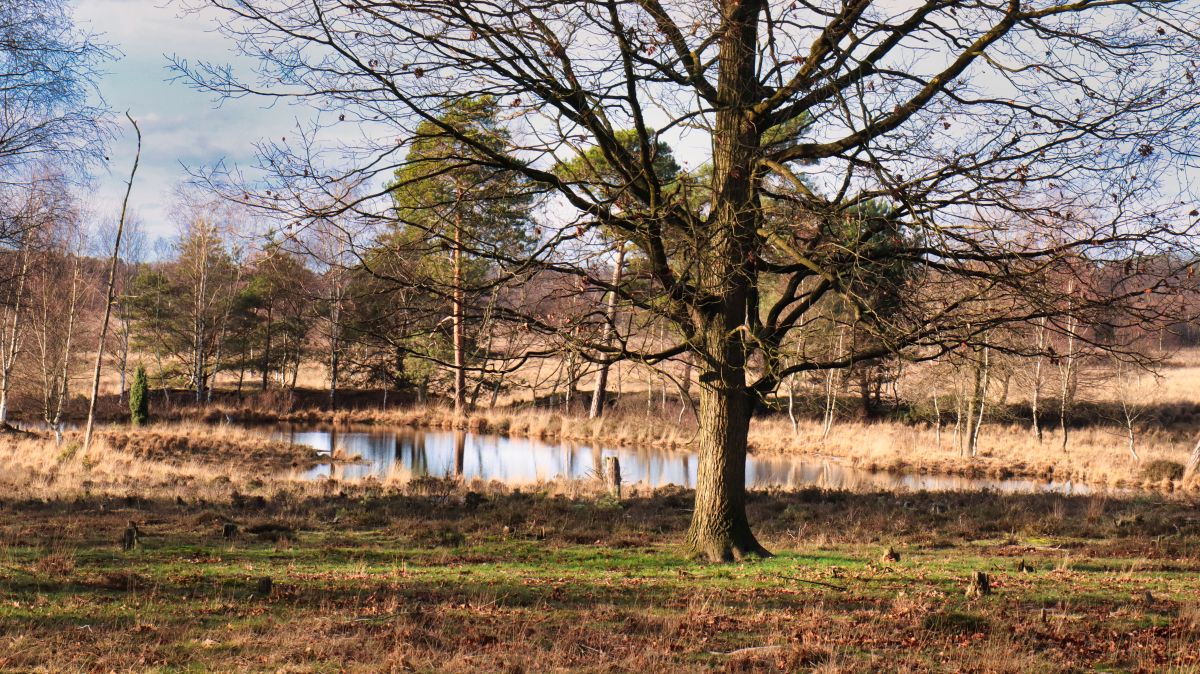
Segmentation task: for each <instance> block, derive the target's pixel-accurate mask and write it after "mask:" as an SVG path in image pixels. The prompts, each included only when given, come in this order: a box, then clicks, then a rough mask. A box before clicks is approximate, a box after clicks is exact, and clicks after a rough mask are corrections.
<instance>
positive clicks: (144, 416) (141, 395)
mask: <svg viewBox="0 0 1200 674" xmlns="http://www.w3.org/2000/svg"><path fill="white" fill-rule="evenodd" d="M149 419H150V383H149V381H147V379H146V368H144V367H142V366H141V365H138V367H137V372H135V373H134V375H133V387H132V388H130V390H129V421H130V423H132V424H133V425H134V426H142V425H144V424H145V423H146V422H147V421H149Z"/></svg>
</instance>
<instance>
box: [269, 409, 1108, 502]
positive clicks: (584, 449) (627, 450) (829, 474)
mask: <svg viewBox="0 0 1200 674" xmlns="http://www.w3.org/2000/svg"><path fill="white" fill-rule="evenodd" d="M263 432H264V433H269V434H271V435H272V436H273V437H275V438H277V439H281V440H286V441H288V442H291V443H293V444H301V445H307V446H310V447H314V448H316V449H317V450H318V451H319V452H321V453H323V454H329V453H331V452H333V451H336V450H340V451H341V452H342V453H343V454H346V455H350V456H354V455H358V456H360V457H362V459H363V461H362V462H360V463H353V464H340V465H321V466H318V467H317V468H314V469H313V470H311V471H308V472H306V473H304V474H303V475H301V477H304V478H307V479H322V478H328V477H334V478H337V479H339V480H355V479H361V478H365V477H368V476H373V477H376V478H379V479H399V480H406V479H409V478H412V477H422V476H435V477H454V476H461V477H462V478H464V479H466V480H473V479H476V478H479V479H482V480H487V481H490V480H497V481H500V482H503V483H505V484H508V485H523V484H531V483H536V482H540V481H547V480H563V479H591V478H595V477H596V476H597V475H598V474H599V472H600V470H601V467H602V466H603V465H604V457H607V456H616V457H617V458H618V459H619V460H620V463H621V477H622V481H623V482H624V483H625V484H641V485H644V486H650V487H661V486H665V485H670V484H674V485H680V486H683V487H694V486H695V483H696V461H697V457H696V455H695V454H693V453H690V452H683V451H668V450H661V449H636V448H632V447H620V448H603V447H593V446H585V445H575V444H550V443H545V442H541V441H539V440H530V439H525V438H506V437H501V436H496V435H482V434H477V433H469V432H462V431H426V430H415V429H411V428H387V427H374V426H372V427H353V428H348V429H347V428H333V427H328V426H325V427H298V426H283V427H274V428H264V429H263ZM746 485H747V486H749V487H755V488H766V487H782V488H800V487H822V488H827V489H853V490H912V491H917V490H928V491H957V490H992V491H1000V492H1059V493H1068V494H1072V493H1073V494H1084V493H1088V491H1089V490H1088V489H1087V487H1086V486H1085V485H1082V484H1072V483H1071V482H1042V481H1038V480H1024V479H1007V480H997V479H986V478H982V479H981V478H968V477H956V476H941V475H938V476H934V475H897V474H891V473H876V472H871V471H867V470H862V469H858V468H852V467H849V466H844V465H841V464H839V463H837V462H835V461H832V460H823V459H821V458H814V457H804V458H797V457H783V456H751V457H750V458H749V460H748V461H747V463H746Z"/></svg>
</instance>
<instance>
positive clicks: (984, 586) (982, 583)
mask: <svg viewBox="0 0 1200 674" xmlns="http://www.w3.org/2000/svg"><path fill="white" fill-rule="evenodd" d="M991 593H992V586H991V583H989V582H988V577H987V574H986V573H984V572H982V571H976V572H975V573H974V574H972V575H971V582H970V584H969V585H967V596H968V597H986V596H987V595H989V594H991Z"/></svg>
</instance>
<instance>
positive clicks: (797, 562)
mask: <svg viewBox="0 0 1200 674" xmlns="http://www.w3.org/2000/svg"><path fill="white" fill-rule="evenodd" d="M343 488H344V491H341V492H337V493H330V494H327V495H315V494H308V493H305V492H295V491H292V490H291V489H288V488H281V487H280V485H266V486H264V487H261V488H259V489H257V490H256V491H255V492H254V494H253V495H252V496H251V497H249V498H241V499H234V498H224V499H218V500H209V499H207V497H205V496H201V495H192V496H185V497H183V500H182V501H180V502H177V501H174V500H167V499H162V500H156V499H132V500H121V501H117V500H113V499H111V498H102V497H92V498H83V499H77V500H68V501H59V502H51V503H40V502H19V501H14V500H11V499H0V671H13V672H18V671H19V672H26V671H38V672H75V671H136V672H141V671H195V672H202V671H263V672H268V671H270V672H325V671H345V672H379V671H412V672H464V673H465V672H489V673H491V672H544V671H555V672H576V671H578V672H646V671H655V672H705V671H723V672H796V671H818V672H879V671H889V672H931V671H944V672H964V671H967V672H978V673H980V674H998V673H1000V672H1060V671H1061V672H1080V671H1097V670H1103V671H1167V670H1169V671H1194V670H1195V668H1196V667H1197V666H1198V665H1200V654H1198V652H1197V651H1196V649H1194V648H1190V647H1189V646H1188V645H1189V644H1193V643H1194V642H1195V638H1196V637H1197V636H1200V632H1197V627H1196V615H1197V611H1196V608H1195V606H1196V604H1197V599H1198V598H1200V584H1198V583H1197V581H1196V578H1197V575H1196V571H1197V570H1198V569H1200V566H1198V564H1200V562H1198V561H1197V557H1196V549H1197V548H1196V542H1197V540H1200V538H1198V537H1200V524H1198V523H1197V521H1196V519H1195V518H1194V517H1192V516H1191V513H1192V512H1193V509H1194V507H1195V504H1194V503H1191V502H1189V501H1187V500H1184V499H1176V498H1167V499H1157V500H1152V501H1151V500H1146V499H1131V500H1122V499H1115V498H1109V497H1101V496H1097V497H1063V496H1057V495H1017V496H1001V495H996V494H973V495H972V494H906V495H891V494H874V493H867V494H855V493H845V492H836V493H835V492H822V491H819V490H804V491H800V492H793V493H769V494H768V493H757V494H754V495H753V496H752V498H751V500H750V503H749V509H750V516H751V519H752V520H753V521H754V522H755V523H756V524H757V525H758V528H759V532H760V535H761V536H762V538H763V540H764V541H765V542H766V543H767V545H768V546H769V547H770V548H771V549H773V550H775V551H776V552H777V553H778V556H777V557H776V558H774V559H771V560H766V561H762V562H753V563H743V564H737V565H725V566H722V565H716V566H709V565H697V564H694V563H690V562H689V561H687V560H686V559H685V558H684V557H683V556H682V554H681V544H682V540H683V536H684V532H685V530H686V526H687V521H688V516H689V515H688V508H689V507H690V505H691V494H690V493H688V492H685V491H683V490H678V489H664V490H660V491H658V492H656V493H653V494H649V495H645V496H643V497H640V498H635V499H627V500H626V501H625V502H623V503H621V504H617V503H614V502H611V501H607V500H593V499H568V498H560V497H554V496H550V495H548V494H546V493H544V492H540V491H537V492H533V493H530V492H528V491H520V492H518V491H509V490H502V491H497V492H495V493H491V494H487V495H484V496H483V497H482V498H480V497H476V498H475V499H470V498H467V493H465V492H463V491H461V490H455V489H451V490H449V491H447V492H442V493H437V494H433V495H428V494H425V493H423V491H421V490H422V489H424V488H420V489H419V488H417V487H416V486H414V485H408V486H403V487H395V488H392V487H386V486H381V485H371V484H358V485H343ZM129 520H133V521H135V522H137V523H138V524H139V526H140V528H141V530H142V542H141V544H140V545H139V547H138V548H137V549H135V550H132V551H128V552H125V551H122V550H120V548H119V547H118V546H117V545H116V543H115V541H116V540H117V539H118V538H119V536H120V532H121V530H122V529H123V528H124V527H125V524H126V522H127V521H129ZM227 522H229V523H234V524H236V525H237V526H238V528H239V529H240V533H239V535H238V536H237V537H236V538H234V539H232V540H228V539H224V538H223V537H222V535H221V531H222V525H223V524H224V523H227ZM1130 523H1133V524H1132V525H1131V524H1130ZM887 547H894V548H895V549H896V550H897V551H898V552H899V553H900V560H899V561H893V562H888V563H882V562H879V561H878V560H879V558H880V554H881V551H882V550H883V549H885V548H887ZM1018 560H1023V561H1024V562H1025V564H1024V566H1027V567H1031V568H1032V570H1031V571H1021V570H1018V569H1017V566H1018V565H1017V562H1018ZM975 570H984V571H986V572H987V573H988V574H989V576H990V577H991V578H992V582H993V587H994V592H993V594H992V595H991V596H989V597H985V598H981V599H968V598H966V597H965V596H964V593H963V587H964V583H965V578H966V577H967V576H968V575H969V574H970V573H971V572H973V571H975ZM263 577H269V578H271V579H272V581H273V582H272V587H271V589H270V591H269V592H262V591H261V590H260V586H259V579H261V578H263ZM1147 593H1150V595H1151V599H1149V600H1147V599H1146V598H1145V597H1146V595H1147Z"/></svg>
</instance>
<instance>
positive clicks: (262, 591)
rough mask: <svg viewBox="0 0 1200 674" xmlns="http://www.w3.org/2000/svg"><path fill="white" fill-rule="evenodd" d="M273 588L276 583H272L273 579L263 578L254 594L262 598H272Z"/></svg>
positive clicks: (260, 579)
mask: <svg viewBox="0 0 1200 674" xmlns="http://www.w3.org/2000/svg"><path fill="white" fill-rule="evenodd" d="M273 587H274V583H273V582H272V581H271V577H270V576H263V577H262V578H259V579H258V587H256V588H255V590H254V593H255V594H257V595H258V596H260V597H270V596H271V590H272V589H273Z"/></svg>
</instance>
